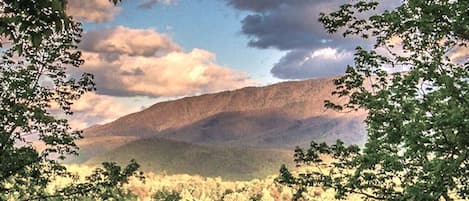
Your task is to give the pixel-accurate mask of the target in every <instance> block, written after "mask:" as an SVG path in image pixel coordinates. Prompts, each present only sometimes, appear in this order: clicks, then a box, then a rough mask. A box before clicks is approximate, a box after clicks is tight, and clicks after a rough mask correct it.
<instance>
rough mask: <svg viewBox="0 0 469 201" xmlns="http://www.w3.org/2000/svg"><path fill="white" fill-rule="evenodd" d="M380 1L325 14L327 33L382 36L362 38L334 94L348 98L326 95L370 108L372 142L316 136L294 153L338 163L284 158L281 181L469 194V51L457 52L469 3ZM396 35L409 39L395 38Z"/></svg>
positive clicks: (397, 192)
mask: <svg viewBox="0 0 469 201" xmlns="http://www.w3.org/2000/svg"><path fill="white" fill-rule="evenodd" d="M378 5H379V2H378V1H358V2H356V3H353V4H344V5H342V6H341V7H340V10H338V11H336V12H332V13H330V14H321V17H320V21H321V22H322V23H323V24H324V26H325V28H326V29H327V30H328V31H329V32H338V31H340V30H345V31H344V32H343V34H344V36H349V35H358V36H360V37H363V38H369V39H370V40H374V41H375V44H374V47H373V48H372V49H370V50H367V49H366V48H364V47H357V49H356V54H355V65H354V66H349V67H348V68H347V71H346V74H345V75H344V76H342V77H341V78H339V79H337V80H335V84H336V86H337V91H336V92H334V93H335V94H336V95H338V96H340V97H348V98H349V101H348V103H346V104H344V105H337V104H335V103H332V102H330V101H326V102H325V106H326V107H328V108H332V109H336V110H359V109H365V110H367V111H368V117H367V119H366V123H367V132H368V142H367V143H366V144H365V147H364V149H363V150H361V151H360V150H359V149H358V147H356V146H351V147H346V146H344V145H343V143H341V142H338V143H337V144H336V145H333V146H328V145H326V144H316V143H314V142H313V143H312V144H311V147H310V148H309V149H307V150H303V149H297V150H296V155H295V157H296V162H297V163H298V165H307V166H310V165H314V166H316V167H321V168H322V169H324V168H329V169H330V171H327V172H321V171H317V170H314V171H310V172H308V173H304V174H300V175H298V176H296V175H294V174H293V173H291V172H290V171H288V169H287V168H285V167H282V169H281V175H280V177H279V179H278V181H279V182H280V183H283V184H286V185H290V186H293V187H295V188H296V189H297V190H298V193H297V196H296V199H300V198H301V196H302V193H303V192H306V191H307V190H308V188H309V187H315V186H317V187H324V188H333V189H335V191H336V197H337V198H341V199H343V198H345V197H346V196H347V195H349V194H360V195H362V197H363V198H364V199H367V200H440V199H445V200H453V199H468V198H469V188H468V186H467V183H468V181H469V168H468V166H469V159H468V155H469V153H468V152H469V150H468V148H467V147H468V146H469V132H468V131H469V119H468V118H467V117H469V105H468V101H467V100H469V95H468V89H469V83H468V81H469V79H468V78H469V77H468V74H469V60H468V57H467V56H466V57H463V58H455V57H451V55H452V54H453V53H455V52H456V51H459V50H464V49H466V50H467V48H468V47H467V45H468V40H469V37H468V33H469V26H468V25H469V13H468V12H467V11H468V10H469V2H467V1H436V0H427V1H420V0H406V1H402V4H401V5H400V6H399V7H397V8H395V9H393V10H389V11H388V10H387V11H384V12H379V11H378V10H376V8H377V7H378ZM395 38H398V39H400V40H401V42H400V43H399V44H393V43H391V42H390V40H391V39H395ZM395 68H405V69H406V70H405V71H404V72H397V71H396V70H395ZM326 155H332V156H333V162H332V163H330V162H325V161H324V160H323V159H322V158H323V157H324V156H326Z"/></svg>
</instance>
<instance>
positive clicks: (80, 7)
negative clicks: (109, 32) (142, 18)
mask: <svg viewBox="0 0 469 201" xmlns="http://www.w3.org/2000/svg"><path fill="white" fill-rule="evenodd" d="M120 10H121V9H120V8H119V7H117V6H114V5H113V4H112V3H110V2H109V0H70V1H67V9H66V11H67V14H68V15H71V16H73V17H75V18H77V19H79V20H85V21H88V22H95V23H99V22H107V21H110V20H112V19H114V17H115V16H116V15H117V14H119V12H120Z"/></svg>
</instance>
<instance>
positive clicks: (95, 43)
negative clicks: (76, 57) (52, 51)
mask: <svg viewBox="0 0 469 201" xmlns="http://www.w3.org/2000/svg"><path fill="white" fill-rule="evenodd" d="M80 47H81V49H83V50H85V51H89V52H101V53H106V54H115V55H120V54H128V55H130V56H135V55H142V56H157V55H165V54H167V53H169V52H179V51H181V48H180V47H179V46H178V45H177V44H176V43H174V42H173V41H172V40H171V38H170V37H168V36H166V35H164V34H160V33H157V32H156V31H154V30H153V29H130V28H126V27H122V26H118V27H115V28H108V29H101V30H98V31H91V32H88V33H86V34H85V35H84V36H83V42H82V43H81V44H80Z"/></svg>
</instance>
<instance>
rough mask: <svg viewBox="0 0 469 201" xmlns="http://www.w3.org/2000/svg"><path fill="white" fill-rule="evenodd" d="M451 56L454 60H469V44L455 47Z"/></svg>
mask: <svg viewBox="0 0 469 201" xmlns="http://www.w3.org/2000/svg"><path fill="white" fill-rule="evenodd" d="M449 58H450V59H451V61H452V62H456V63H465V62H469V44H466V45H465V46H460V47H457V48H455V50H453V51H452V52H451V53H450V54H449Z"/></svg>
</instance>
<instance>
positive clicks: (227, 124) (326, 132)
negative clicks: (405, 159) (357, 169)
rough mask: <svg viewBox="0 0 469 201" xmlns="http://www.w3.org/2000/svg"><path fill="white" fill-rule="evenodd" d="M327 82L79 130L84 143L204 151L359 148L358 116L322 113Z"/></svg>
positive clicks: (232, 96)
mask: <svg viewBox="0 0 469 201" xmlns="http://www.w3.org/2000/svg"><path fill="white" fill-rule="evenodd" d="M334 89H335V87H334V85H333V83H332V79H331V78H327V79H312V80H305V81H291V82H283V83H279V84H274V85H270V86H266V87H247V88H243V89H239V90H234V91H226V92H221V93H215V94H207V95H201V96H196V97H188V98H183V99H179V100H175V101H168V102H162V103H157V104H155V105H153V106H151V107H149V108H147V109H145V110H143V111H141V112H137V113H134V114H130V115H127V116H124V117H122V118H120V119H118V120H116V121H114V122H111V123H108V124H105V125H101V126H95V127H92V128H90V129H87V130H85V135H86V136H88V137H96V136H133V137H145V138H147V137H159V138H167V139H173V140H177V141H184V142H188V143H195V144H204V145H230V146H233V147H246V146H247V147H265V148H281V149H292V148H293V147H295V146H296V145H305V144H308V143H309V141H311V140H313V139H315V140H321V141H328V142H332V141H335V140H336V139H343V140H344V141H346V142H347V143H350V144H361V143H363V142H364V133H365V130H364V125H363V123H362V121H363V120H364V117H365V113H364V112H355V113H345V114H344V113H337V112H335V111H331V110H325V109H324V107H323V105H324V100H335V101H339V102H340V101H342V102H343V101H344V100H337V97H335V96H332V95H331V92H332V91H333V90H334Z"/></svg>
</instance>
